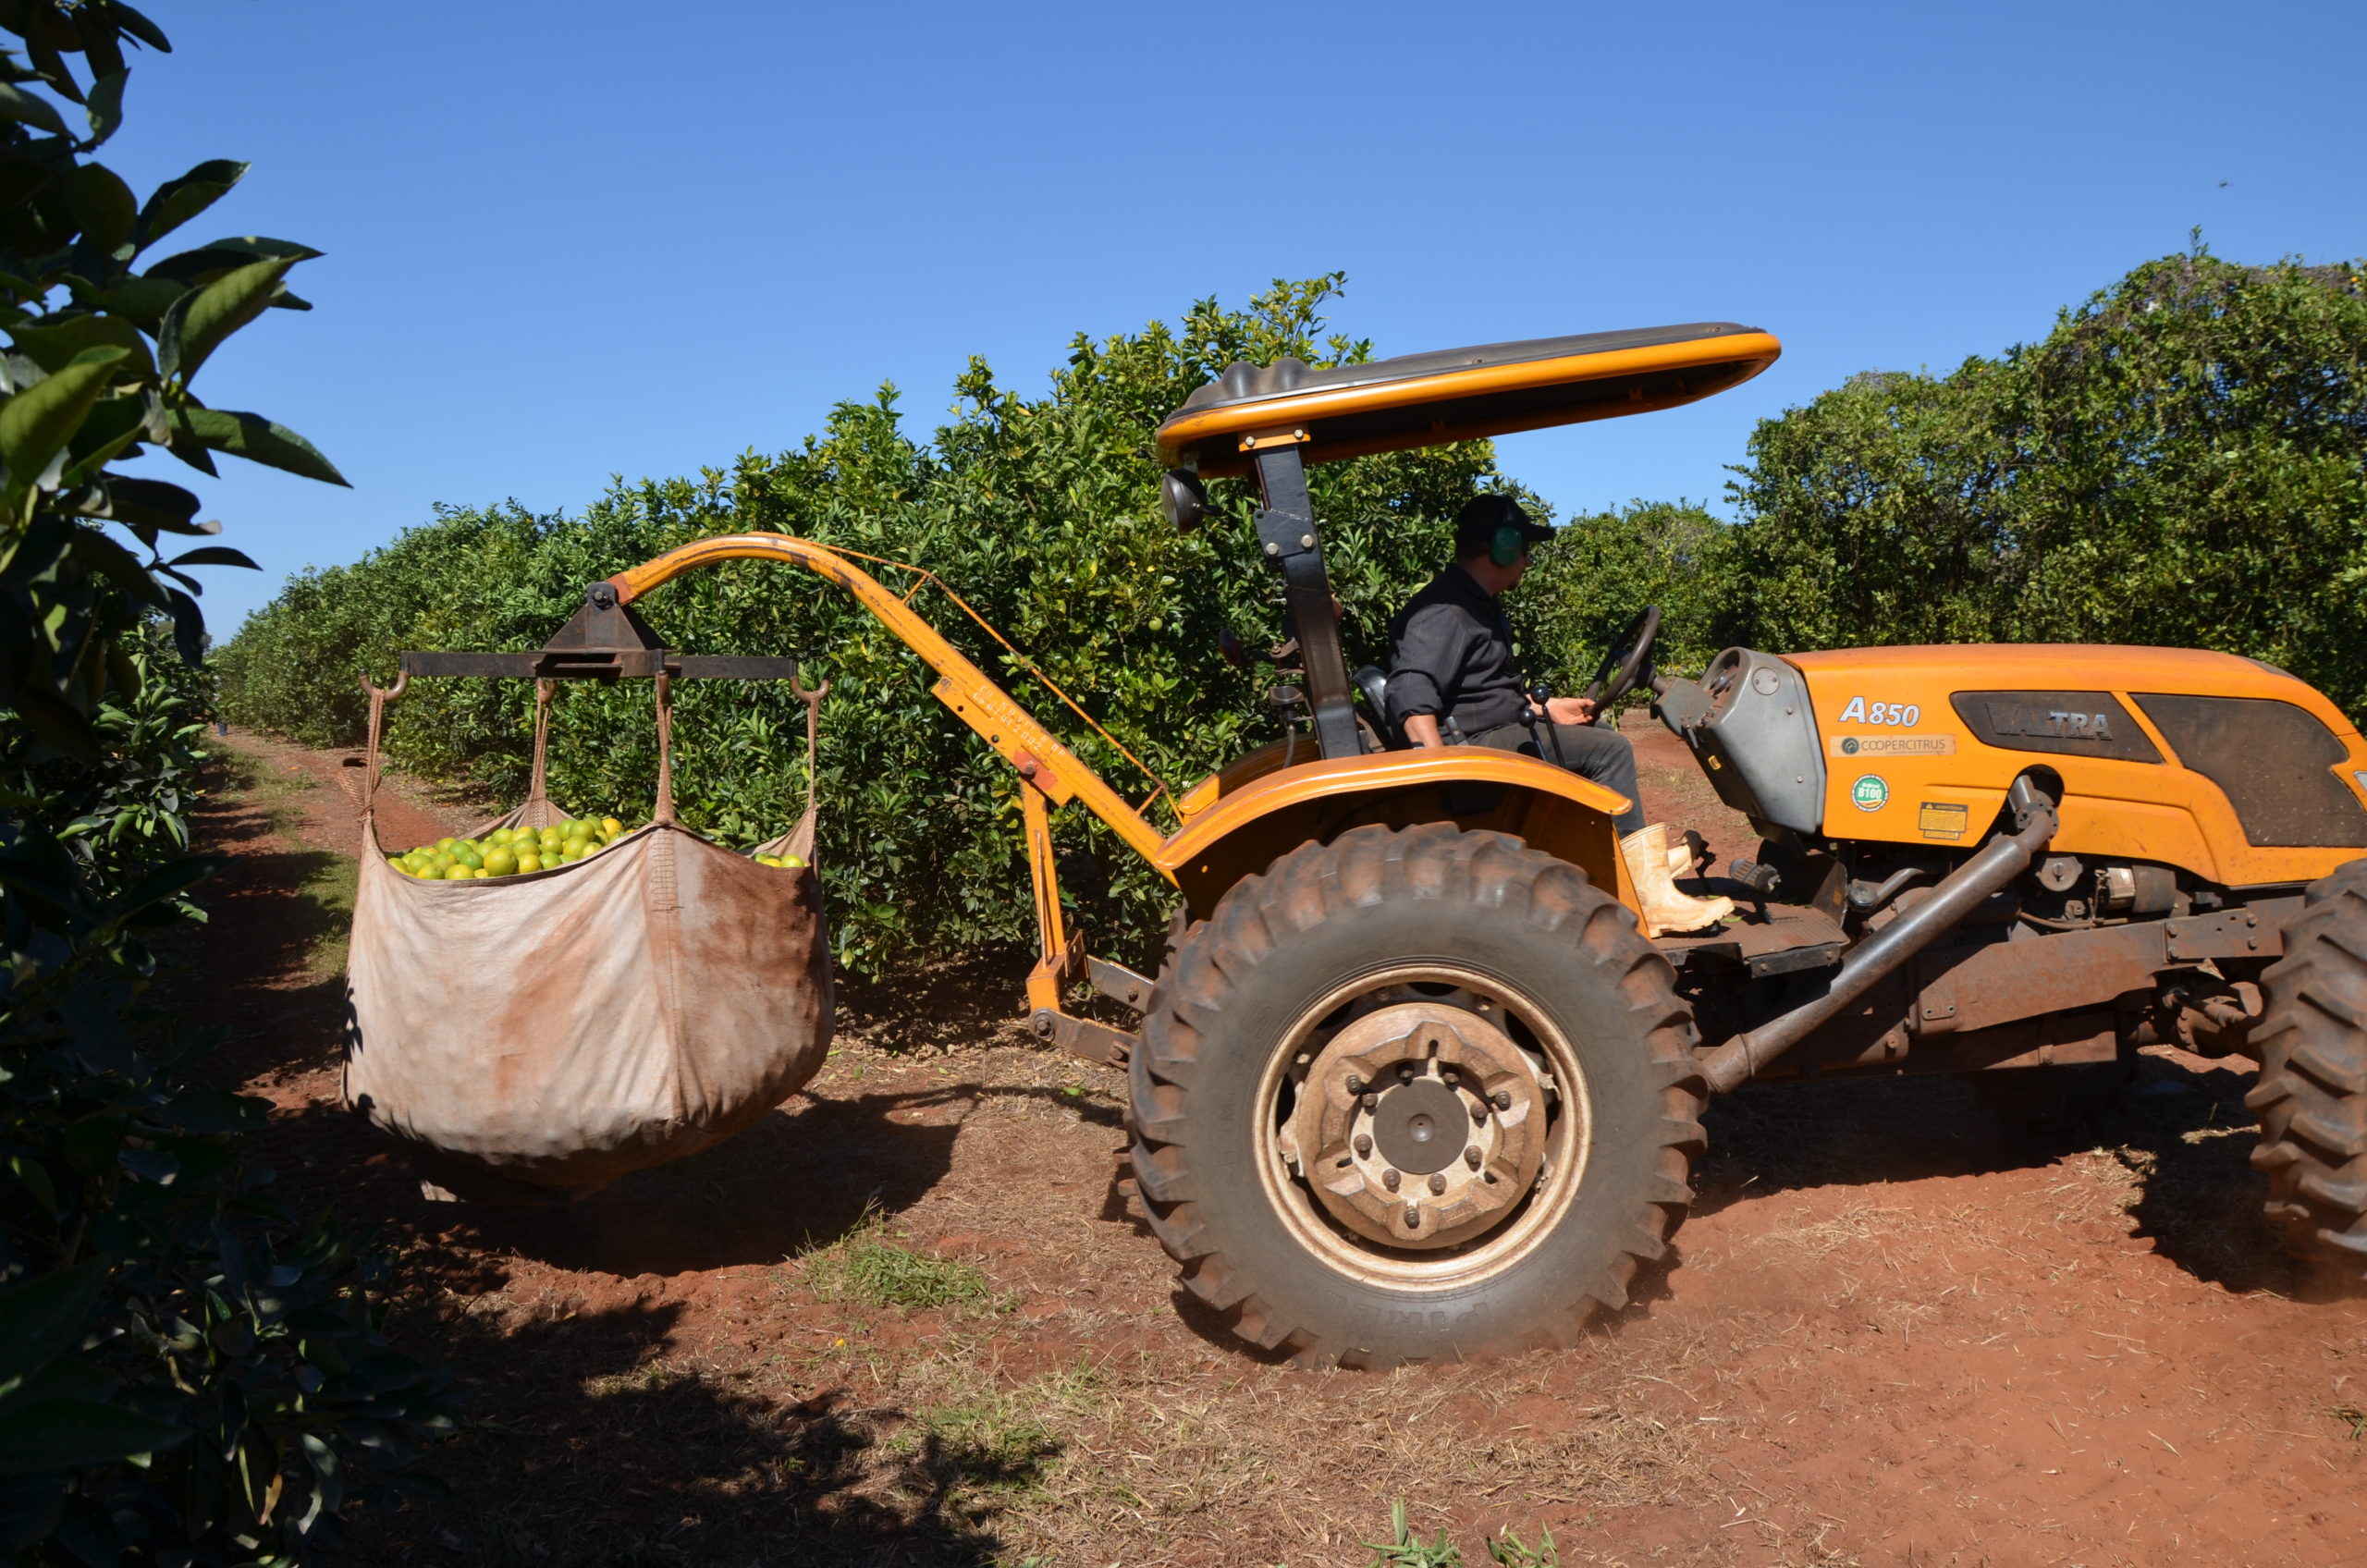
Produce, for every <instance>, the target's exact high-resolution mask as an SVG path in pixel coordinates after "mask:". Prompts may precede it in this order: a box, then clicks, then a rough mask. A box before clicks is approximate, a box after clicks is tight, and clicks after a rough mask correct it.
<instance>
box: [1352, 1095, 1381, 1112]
mask: <svg viewBox="0 0 2367 1568" xmlns="http://www.w3.org/2000/svg"><path fill="white" fill-rule="evenodd" d="M1356 1103H1357V1104H1358V1105H1360V1106H1362V1107H1364V1108H1365V1109H1367V1110H1368V1111H1369V1110H1376V1109H1380V1096H1379V1095H1367V1096H1364V1097H1363V1098H1362V1099H1360V1100H1358V1101H1357V1102H1356Z"/></svg>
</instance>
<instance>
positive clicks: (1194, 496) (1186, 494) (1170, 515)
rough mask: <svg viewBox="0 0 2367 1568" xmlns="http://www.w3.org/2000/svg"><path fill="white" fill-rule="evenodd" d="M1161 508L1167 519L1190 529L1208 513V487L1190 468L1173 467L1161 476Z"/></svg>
mask: <svg viewBox="0 0 2367 1568" xmlns="http://www.w3.org/2000/svg"><path fill="white" fill-rule="evenodd" d="M1159 510H1160V511H1163V512H1165V513H1166V514H1167V521H1170V522H1171V523H1173V524H1174V525H1175V526H1176V527H1178V528H1180V529H1184V530H1186V531H1189V530H1191V529H1195V528H1197V527H1199V526H1200V520H1201V519H1202V518H1204V517H1206V516H1208V486H1207V485H1205V484H1201V483H1200V476H1199V475H1198V474H1196V473H1194V472H1192V471H1191V470H1190V469H1188V468H1171V469H1169V470H1168V471H1167V472H1165V473H1164V474H1161V475H1160V476H1159Z"/></svg>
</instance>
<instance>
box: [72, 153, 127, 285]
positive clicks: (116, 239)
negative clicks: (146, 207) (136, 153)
mask: <svg viewBox="0 0 2367 1568" xmlns="http://www.w3.org/2000/svg"><path fill="white" fill-rule="evenodd" d="M58 185H59V190H60V192H61V193H62V194H63V195H64V196H65V198H66V208H67V211H68V212H70V213H72V214H74V224H75V227H78V228H80V230H81V231H82V249H84V250H85V251H92V252H95V253H96V254H98V255H101V256H106V257H110V258H111V257H113V256H114V254H115V252H116V251H117V250H118V249H120V248H121V247H122V245H123V244H124V242H125V241H126V240H128V239H130V238H131V226H132V225H133V224H135V223H137V222H139V221H140V202H139V199H138V198H137V197H135V196H133V195H132V194H131V187H129V185H126V184H125V183H124V182H123V179H122V177H121V176H119V175H117V173H116V172H115V171H114V170H113V169H111V168H109V167H107V166H106V165H104V164H83V165H79V166H78V167H77V168H76V169H75V170H74V172H73V173H72V174H70V175H67V177H66V178H64V179H63V180H61V181H59V182H58ZM107 270H108V271H110V272H112V271H114V270H115V268H114V267H109V268H108V269H107Z"/></svg>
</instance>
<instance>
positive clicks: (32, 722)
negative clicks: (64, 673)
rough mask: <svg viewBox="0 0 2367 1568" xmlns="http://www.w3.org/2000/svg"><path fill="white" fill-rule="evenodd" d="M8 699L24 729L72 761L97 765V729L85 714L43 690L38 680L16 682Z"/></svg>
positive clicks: (55, 695)
mask: <svg viewBox="0 0 2367 1568" xmlns="http://www.w3.org/2000/svg"><path fill="white" fill-rule="evenodd" d="M9 701H11V702H12V703H14V704H16V708H17V717H18V718H20V719H22V720H24V724H25V728H26V729H30V730H31V731H32V732H33V733H34V734H36V735H38V736H40V737H41V738H42V739H43V740H44V741H48V742H49V743H50V744H51V745H53V746H55V747H56V748H57V749H58V750H59V751H60V752H62V753H65V754H66V755H67V756H69V757H72V758H73V759H74V760H75V761H76V762H80V763H87V764H89V765H90V766H93V767H95V766H98V764H99V758H100V754H101V753H100V751H99V732H98V730H97V729H95V728H94V727H92V723H91V718H90V716H89V715H88V714H85V713H81V712H80V711H78V710H77V709H76V708H75V707H73V705H72V704H68V703H67V701H66V699H64V698H63V697H60V696H59V695H58V694H57V693H56V692H51V691H46V690H44V689H43V686H42V684H41V683H40V682H39V681H26V682H25V683H23V684H22V685H19V686H18V688H17V689H16V691H15V692H12V693H10V696H9Z"/></svg>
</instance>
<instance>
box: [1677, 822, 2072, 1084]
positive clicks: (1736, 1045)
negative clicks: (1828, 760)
mask: <svg viewBox="0 0 2367 1568" xmlns="http://www.w3.org/2000/svg"><path fill="white" fill-rule="evenodd" d="M2005 800H2006V803H2007V804H2008V805H2010V806H2012V807H2013V809H2014V815H2015V820H2016V824H2017V831H2016V832H2013V833H2001V834H1999V835H1998V836H1997V837H1996V838H1994V839H1991V840H1990V841H1989V842H1988V843H1987V844H1986V845H1984V846H1983V847H1982V848H1981V852H1980V853H1979V854H1976V855H1974V856H1973V857H1972V858H1971V859H1970V860H1968V861H1967V862H1965V863H1964V864H1962V865H1960V866H1958V867H1956V870H1955V871H1954V872H1952V873H1951V874H1950V875H1949V876H1947V877H1946V879H1945V880H1944V881H1942V882H1941V883H1940V885H1939V886H1938V887H1936V888H1932V896H1931V897H1930V898H1928V899H1925V900H1922V901H1920V902H1919V903H1918V904H1916V906H1915V907H1914V908H1912V909H1910V910H1908V911H1907V913H1904V914H1902V915H1900V916H1899V917H1898V918H1897V919H1895V920H1894V921H1892V922H1891V923H1890V924H1889V925H1885V926H1883V928H1882V929H1881V930H1880V931H1878V932H1876V933H1874V935H1872V936H1871V937H1867V938H1866V939H1865V940H1864V941H1862V942H1860V943H1858V945H1857V946H1856V947H1854V948H1852V949H1849V954H1848V956H1847V957H1846V958H1845V959H1843V960H1842V961H1841V973H1840V974H1836V975H1834V978H1833V984H1832V986H1831V987H1830V988H1828V989H1827V990H1826V991H1825V993H1824V995H1822V996H1821V997H1819V998H1816V999H1815V1000H1814V1001H1812V1002H1809V1003H1807V1004H1805V1005H1803V1006H1800V1007H1797V1008H1794V1009H1793V1010H1792V1011H1789V1012H1787V1013H1785V1014H1784V1015H1783V1016H1782V1017H1780V1018H1775V1019H1771V1020H1769V1021H1768V1022H1767V1023H1762V1024H1760V1026H1759V1027H1758V1028H1756V1029H1753V1030H1751V1031H1749V1032H1748V1033H1747V1034H1741V1035H1735V1037H1734V1038H1733V1039H1731V1040H1728V1041H1727V1042H1726V1043H1725V1044H1724V1045H1723V1046H1720V1047H1718V1048H1717V1049H1716V1050H1713V1051H1711V1052H1710V1053H1709V1054H1708V1055H1707V1056H1705V1057H1703V1058H1702V1059H1701V1072H1702V1076H1703V1077H1705V1078H1707V1079H1708V1080H1709V1081H1710V1087H1711V1088H1712V1089H1715V1090H1717V1091H1718V1092H1719V1093H1721V1094H1723V1093H1724V1092H1726V1091H1727V1090H1729V1089H1733V1088H1735V1087H1737V1086H1739V1085H1740V1084H1744V1083H1746V1082H1748V1080H1749V1079H1750V1078H1751V1077H1752V1076H1753V1075H1754V1074H1755V1073H1757V1072H1759V1071H1760V1069H1761V1068H1763V1067H1765V1066H1766V1065H1767V1064H1768V1063H1770V1062H1772V1061H1773V1060H1775V1059H1776V1058H1777V1057H1780V1056H1782V1055H1783V1054H1784V1052H1785V1051H1788V1050H1790V1049H1791V1048H1792V1047H1794V1046H1797V1045H1798V1044H1799V1043H1800V1042H1801V1041H1802V1040H1804V1039H1806V1038H1808V1036H1809V1035H1810V1034H1811V1033H1813V1032H1814V1031H1815V1030H1816V1029H1817V1028H1818V1027H1820V1026H1821V1025H1822V1024H1824V1023H1828V1022H1830V1021H1831V1020H1832V1019H1833V1018H1834V1015H1836V1014H1838V1013H1839V1012H1840V1011H1841V1010H1842V1009H1844V1008H1846V1007H1847V1006H1848V1005H1849V1004H1850V1003H1851V1002H1854V1001H1856V1000H1857V999H1858V998H1859V997H1861V996H1864V995H1865V994H1866V992H1867V991H1868V990H1870V989H1871V988H1872V986H1873V985H1874V983H1875V982H1876V981H1878V980H1880V979H1882V978H1883V976H1884V975H1886V974H1889V973H1890V972H1891V971H1893V970H1895V969H1896V968H1897V967H1898V966H1899V965H1900V964H1902V963H1905V962H1907V960H1908V959H1910V958H1913V957H1914V956H1915V955H1916V954H1917V953H1919V952H1920V951H1921V950H1922V949H1924V948H1926V947H1928V946H1930V945H1931V943H1932V941H1933V940H1935V939H1936V938H1938V937H1940V936H1941V935H1942V934H1943V933H1944V932H1947V931H1950V930H1952V929H1954V928H1955V927H1956V925H1957V923H1959V922H1960V921H1962V920H1963V919H1964V917H1965V916H1966V915H1967V914H1968V913H1971V912H1972V910H1973V909H1974V908H1975V907H1976V906H1977V905H1979V904H1980V903H1981V900H1984V899H1986V898H1988V897H1989V896H1990V895H1991V894H1992V893H1994V892H1996V891H1997V890H1998V889H1999V888H2003V887H2004V886H2005V884H2006V883H2008V882H2011V881H2012V880H2013V879H2014V878H2015V877H2017V876H2020V875H2021V874H2022V872H2023V871H2024V870H2025V869H2026V868H2027V867H2028V866H2029V865H2030V860H2031V858H2032V857H2033V856H2035V855H2036V854H2037V853H2038V852H2039V851H2041V850H2042V849H2044V848H2045V847H2046V844H2047V840H2049V839H2053V838H2054V829H2055V826H2056V822H2057V817H2056V815H2055V810H2054V802H2052V801H2050V800H2048V799H2047V798H2046V797H2045V796H2044V795H2043V794H2042V793H2041V792H2040V791H2039V790H2038V789H2037V787H2036V786H2034V785H2033V784H2031V782H2030V779H2029V778H2027V777H2024V778H2017V779H2015V780H2014V787H2013V789H2012V790H2010V791H2009V792H2008V793H2007V795H2006V797H2005Z"/></svg>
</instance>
